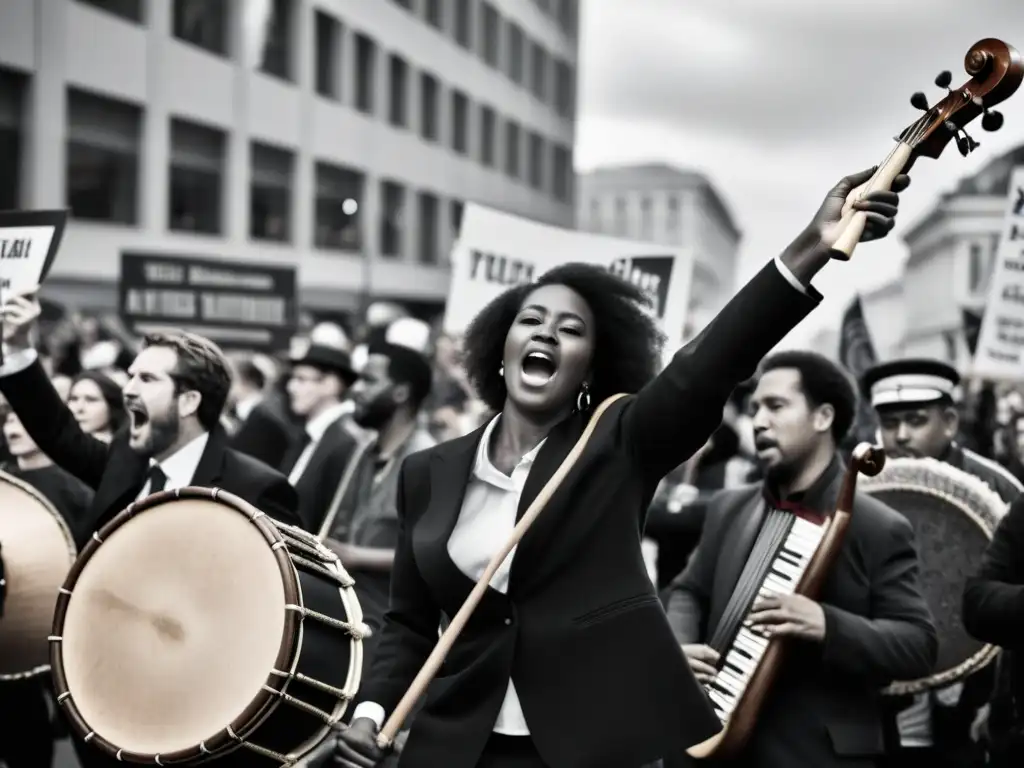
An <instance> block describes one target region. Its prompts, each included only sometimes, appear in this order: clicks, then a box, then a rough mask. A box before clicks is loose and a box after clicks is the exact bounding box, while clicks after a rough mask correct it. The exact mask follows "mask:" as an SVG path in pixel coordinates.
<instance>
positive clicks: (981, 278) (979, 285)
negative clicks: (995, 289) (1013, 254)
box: [967, 243, 995, 293]
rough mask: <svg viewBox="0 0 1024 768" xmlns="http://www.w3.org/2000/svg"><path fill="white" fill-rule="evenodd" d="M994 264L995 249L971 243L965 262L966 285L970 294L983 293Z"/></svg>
mask: <svg viewBox="0 0 1024 768" xmlns="http://www.w3.org/2000/svg"><path fill="white" fill-rule="evenodd" d="M994 263H995V249H990V248H988V247H986V246H985V245H982V244H981V243H971V247H970V252H969V253H968V262H967V284H968V290H969V291H970V292H971V293H978V292H980V291H984V290H985V289H986V288H987V287H988V283H989V280H990V277H991V275H990V273H991V271H992V265H993V264H994Z"/></svg>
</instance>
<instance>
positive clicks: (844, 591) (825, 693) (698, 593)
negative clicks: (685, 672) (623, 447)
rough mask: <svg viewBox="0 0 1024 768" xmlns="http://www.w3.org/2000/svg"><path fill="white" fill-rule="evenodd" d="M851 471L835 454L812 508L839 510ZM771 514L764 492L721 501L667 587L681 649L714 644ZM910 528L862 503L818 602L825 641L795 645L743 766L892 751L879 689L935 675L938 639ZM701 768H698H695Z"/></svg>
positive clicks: (818, 765)
mask: <svg viewBox="0 0 1024 768" xmlns="http://www.w3.org/2000/svg"><path fill="white" fill-rule="evenodd" d="M843 470H844V467H843V465H842V462H841V460H840V459H839V458H838V457H836V458H834V459H833V461H832V464H831V466H830V467H829V468H828V470H826V472H825V473H824V474H823V475H822V477H821V478H819V480H818V481H817V482H816V483H815V484H814V485H813V486H812V487H811V488H810V489H808V491H807V493H806V496H805V503H806V504H807V505H808V506H810V507H811V508H813V509H816V510H822V511H830V510H834V509H835V505H836V500H837V498H838V496H839V490H840V485H841V483H842V479H843V474H844V471H843ZM764 515H765V505H764V497H763V494H762V485H760V484H758V485H750V486H745V487H743V488H739V489H735V490H726V491H722V492H721V493H719V494H718V495H717V496H715V498H714V499H713V500H712V502H711V505H710V508H709V510H708V515H707V519H706V520H705V523H704V530H703V533H702V535H701V540H700V543H699V544H698V545H697V549H696V551H695V552H694V555H693V558H692V559H691V561H690V563H689V564H688V565H687V567H686V570H684V571H683V573H682V574H680V575H679V577H678V578H677V579H676V581H675V582H674V583H673V584H672V587H671V595H670V597H669V602H668V616H669V621H670V622H671V624H672V629H673V631H674V632H675V637H676V640H677V641H678V642H679V643H681V644H688V643H706V642H707V640H708V638H709V637H710V636H711V634H712V633H713V632H714V630H715V628H716V627H717V626H718V623H719V621H720V620H721V618H722V614H723V611H724V610H725V608H726V605H727V603H728V601H729V598H730V597H731V596H732V593H733V590H734V588H735V586H736V583H737V581H738V579H739V576H740V573H741V571H742V570H743V567H744V565H745V564H746V561H747V558H748V556H749V553H750V551H751V549H752V547H753V544H754V541H755V540H756V538H757V535H758V532H759V531H760V528H761V523H762V520H763V519H764ZM919 567H920V566H919V563H918V558H917V551H916V549H915V547H914V531H913V527H912V526H911V525H910V523H909V522H908V521H907V519H906V518H905V517H903V516H902V515H900V514H899V513H897V512H896V511H894V510H893V509H891V508H890V507H888V506H886V505H885V504H883V503H882V502H880V501H878V500H877V499H874V498H872V497H870V496H867V495H866V494H857V495H856V497H855V500H854V506H853V514H852V516H851V522H850V527H849V528H848V529H847V533H846V538H845V540H844V542H843V546H842V549H841V550H840V554H839V557H838V558H837V559H836V560H835V561H834V563H833V565H832V568H831V570H830V573H829V576H828V578H827V579H826V581H825V585H824V588H823V590H822V592H821V595H820V597H819V600H818V602H819V603H820V604H821V605H822V607H823V609H824V612H825V626H826V629H825V639H824V641H823V642H822V643H820V644H812V643H806V642H803V641H799V640H792V641H789V643H790V647H789V648H788V649H787V653H786V655H785V657H784V662H783V664H782V668H781V671H780V673H779V676H778V677H777V678H776V680H775V683H774V685H773V687H772V690H771V692H770V693H769V695H768V698H767V699H766V700H765V702H764V706H763V707H762V709H761V711H760V716H759V718H758V721H757V727H756V728H755V730H754V733H753V735H752V737H751V739H750V742H749V743H748V746H747V748H746V750H745V752H744V754H743V755H742V756H741V757H740V758H739V759H738V760H737V764H738V765H742V766H743V768H788V766H796V765H807V766H811V765H813V766H814V768H832V767H833V766H834V767H835V768H839V767H840V766H842V767H843V768H849V767H850V766H870V765H874V764H875V763H874V761H875V760H876V759H877V758H879V757H880V756H881V755H882V754H883V751H884V746H883V717H884V715H883V711H882V702H881V700H880V698H881V697H880V695H879V690H880V689H881V688H882V687H883V686H885V685H887V684H888V683H890V682H892V681H893V680H898V679H901V680H909V679H914V678H918V677H922V676H924V675H927V674H929V673H930V672H931V671H932V669H933V667H934V664H935V662H936V659H937V654H938V635H937V633H936V630H935V626H934V624H933V622H932V618H931V613H930V611H929V609H928V604H927V602H926V600H925V598H924V595H923V594H922V592H921V587H920V580H919V575H920V574H919ZM692 762H693V763H695V764H696V761H692Z"/></svg>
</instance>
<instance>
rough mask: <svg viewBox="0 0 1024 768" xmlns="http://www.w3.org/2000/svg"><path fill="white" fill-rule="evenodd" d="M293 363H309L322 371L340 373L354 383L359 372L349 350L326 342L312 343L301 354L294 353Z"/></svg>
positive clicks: (343, 377)
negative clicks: (353, 364)
mask: <svg viewBox="0 0 1024 768" xmlns="http://www.w3.org/2000/svg"><path fill="white" fill-rule="evenodd" d="M291 362H292V365H293V366H295V365H308V366H310V367H312V368H317V369H319V370H321V371H327V372H329V373H336V374H338V375H339V376H340V377H341V379H342V381H344V382H345V383H346V384H352V383H353V382H354V381H355V380H356V379H357V378H359V374H357V373H356V371H355V368H353V366H352V358H351V357H350V356H349V354H348V352H346V351H345V350H343V349H338V348H337V347H329V346H326V345H324V344H310V345H309V346H308V347H307V348H306V349H305V350H304V351H303V352H302V353H301V354H297V355H292V357H291Z"/></svg>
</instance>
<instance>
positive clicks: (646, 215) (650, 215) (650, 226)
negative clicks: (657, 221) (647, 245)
mask: <svg viewBox="0 0 1024 768" xmlns="http://www.w3.org/2000/svg"><path fill="white" fill-rule="evenodd" d="M640 239H641V240H653V239H654V210H653V208H652V203H651V198H649V197H642V198H640Z"/></svg>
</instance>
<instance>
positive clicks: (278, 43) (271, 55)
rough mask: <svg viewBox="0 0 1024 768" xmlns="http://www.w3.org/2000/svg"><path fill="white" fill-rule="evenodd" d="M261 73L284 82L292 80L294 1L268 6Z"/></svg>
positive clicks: (277, 1) (273, 0) (274, 1)
mask: <svg viewBox="0 0 1024 768" xmlns="http://www.w3.org/2000/svg"><path fill="white" fill-rule="evenodd" d="M267 10H269V15H268V16H267V17H266V20H265V25H264V27H263V29H264V30H265V36H264V39H263V56H262V59H261V61H260V71H262V72H265V73H266V74H268V75H273V76H274V77H280V78H281V79H282V80H291V79H292V27H293V23H292V22H293V18H292V17H293V11H294V8H293V7H292V0H271V2H270V3H269V4H268V6H267Z"/></svg>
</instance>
